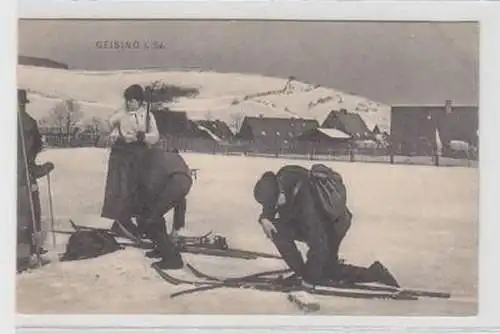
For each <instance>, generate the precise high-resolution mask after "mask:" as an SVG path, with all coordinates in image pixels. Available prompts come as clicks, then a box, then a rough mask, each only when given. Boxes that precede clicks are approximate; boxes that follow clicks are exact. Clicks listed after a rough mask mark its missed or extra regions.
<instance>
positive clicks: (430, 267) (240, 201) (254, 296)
mask: <svg viewBox="0 0 500 334" xmlns="http://www.w3.org/2000/svg"><path fill="white" fill-rule="evenodd" d="M107 153H108V152H107V151H106V150H102V149H95V148H82V149H58V150H48V151H45V152H43V153H42V154H41V155H40V157H39V160H40V161H41V162H42V161H46V160H50V161H53V162H54V163H55V165H56V169H55V171H54V172H53V175H52V179H51V181H52V192H53V196H54V197H53V201H54V212H55V214H56V216H57V217H58V219H57V224H58V228H59V229H66V230H69V229H70V227H69V224H68V223H67V218H69V217H72V218H74V219H75V220H76V221H78V222H79V223H81V224H86V225H91V224H92V225H96V226H102V227H108V226H109V225H110V222H109V221H106V220H103V219H101V218H99V213H100V208H101V203H102V199H103V192H104V183H105V176H106V163H107ZM184 157H185V159H186V160H187V161H188V163H189V164H190V166H191V167H192V168H199V169H200V172H199V175H198V176H199V178H198V180H196V182H195V184H194V186H193V189H192V192H191V193H190V195H189V198H188V213H187V215H188V217H187V230H186V231H184V234H189V235H191V234H200V233H205V232H208V231H210V230H212V231H213V232H214V233H220V234H223V235H225V236H226V237H227V238H228V241H229V243H230V245H232V246H233V247H237V248H243V249H248V250H258V251H265V252H275V251H274V248H273V246H272V244H271V243H270V241H268V240H267V239H266V238H265V237H264V234H263V233H262V231H261V229H260V227H259V225H258V224H257V222H256V217H257V216H258V214H259V207H258V206H257V204H256V203H255V201H254V200H253V197H252V189H253V185H254V182H255V181H256V180H257V178H258V177H259V175H260V173H262V172H264V171H265V170H267V169H272V170H276V169H278V168H279V167H280V166H282V165H284V164H286V163H289V162H291V163H294V164H302V165H304V166H308V165H310V163H311V162H309V161H300V160H293V161H286V160H282V159H273V158H244V157H239V156H213V155H202V154H184ZM325 163H326V164H327V165H329V166H331V167H333V168H335V169H336V170H338V171H339V172H341V173H342V175H343V176H344V178H345V180H346V183H347V186H348V202H349V206H350V208H351V210H352V212H353V213H354V221H353V225H352V228H351V230H350V231H349V233H348V235H347V236H346V239H345V241H344V243H343V245H342V247H341V253H342V254H341V256H342V257H344V258H345V259H347V261H348V262H351V263H355V264H360V265H369V264H370V263H371V262H372V261H374V260H380V261H382V262H383V263H384V264H385V265H386V266H387V267H388V268H389V269H390V270H391V271H392V272H393V273H394V274H395V275H396V277H397V278H398V280H399V281H400V283H401V284H402V285H403V286H406V287H412V288H426V289H431V290H444V291H449V292H451V293H452V298H451V299H449V300H433V299H421V300H419V301H387V300H355V299H348V298H340V297H318V298H317V299H318V301H319V302H320V303H321V310H320V311H319V313H320V314H328V315H403V316H407V315H429V316H432V315H441V316H443V315H474V314H476V312H477V258H478V251H477V246H478V202H479V201H478V194H479V191H478V181H479V180H478V179H479V172H478V169H476V168H461V167H454V168H436V167H432V166H404V165H388V164H369V163H348V162H325ZM46 189H47V184H46V180H45V179H44V180H42V182H41V194H42V206H43V207H44V209H45V215H46V214H47V209H46V208H47V195H46V194H47V192H46ZM168 219H169V220H170V217H169V218H168ZM66 238H67V236H65V235H62V234H58V235H57V247H56V249H55V250H52V251H53V252H57V253H60V252H62V251H63V249H64V243H65V241H66ZM47 247H48V248H49V249H50V248H51V238H50V237H49V238H48V239H47ZM185 260H186V261H188V262H190V263H193V264H195V265H196V266H197V267H199V268H200V269H202V270H203V271H205V272H207V273H210V274H214V275H220V276H223V275H224V276H232V275H238V274H242V273H251V272H256V271H260V270H262V269H269V268H281V267H283V263H282V262H281V261H280V260H267V259H259V260H235V259H224V258H216V257H209V256H203V255H191V254H187V255H186V256H185ZM150 263H151V260H149V259H147V258H146V257H144V255H143V251H141V250H138V249H133V248H127V249H125V250H123V251H118V252H115V253H112V254H108V255H106V256H102V257H99V258H96V259H92V260H85V261H77V262H66V263H60V262H57V261H54V262H52V263H50V264H48V265H46V266H44V267H42V268H39V269H37V270H34V271H32V272H26V273H22V274H19V275H18V276H17V308H18V312H19V313H36V314H47V313H64V314H68V313H101V314H102V313H131V314H150V313H165V314H166V313H170V314H172V313H175V314H300V311H299V310H298V309H297V308H296V307H295V306H294V305H292V304H291V303H290V302H288V301H287V300H286V295H284V294H281V293H277V292H259V291H251V290H236V289H218V290H214V291H207V292H201V293H198V294H190V295H186V296H181V297H178V298H176V299H170V297H169V294H170V293H172V292H173V291H175V290H177V289H183V288H187V287H186V286H183V287H174V286H171V285H169V284H168V283H166V282H164V281H163V280H162V279H161V278H160V277H158V276H157V275H156V273H155V272H154V271H153V270H152V269H151V268H150V267H149V266H150ZM172 274H173V275H179V276H181V275H184V276H185V275H188V273H187V271H184V270H179V271H177V273H172Z"/></svg>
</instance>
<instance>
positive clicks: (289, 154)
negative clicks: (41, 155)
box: [43, 133, 478, 167]
mask: <svg viewBox="0 0 500 334" xmlns="http://www.w3.org/2000/svg"><path fill="white" fill-rule="evenodd" d="M43 136H44V138H45V145H46V146H48V147H106V146H107V135H102V134H97V133H94V134H92V133H84V134H79V135H78V136H70V135H65V134H60V133H45V134H44V135H43ZM157 145H158V146H159V147H162V148H163V149H165V150H178V151H180V152H197V153H204V154H220V155H244V156H262V157H274V158H285V159H300V160H334V161H350V162H373V163H391V164H414V165H436V166H437V165H439V166H469V167H472V166H477V159H478V158H477V155H476V156H453V155H451V154H447V156H446V157H442V156H435V155H433V151H432V150H429V149H424V150H419V151H414V152H413V153H412V154H410V155H408V154H404V155H403V154H401V152H399V151H398V150H396V149H394V150H393V152H391V149H390V148H385V147H359V146H352V145H351V146H349V147H331V146H330V147H328V146H327V145H317V144H315V143H313V142H303V143H293V144H290V145H287V146H281V147H260V146H258V145H254V144H253V143H252V142H235V143H219V142H216V141H214V140H211V139H206V138H197V137H194V138H193V137H173V136H168V137H162V139H161V140H160V142H159V143H158V144H157Z"/></svg>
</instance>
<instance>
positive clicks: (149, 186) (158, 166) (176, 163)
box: [140, 147, 191, 197]
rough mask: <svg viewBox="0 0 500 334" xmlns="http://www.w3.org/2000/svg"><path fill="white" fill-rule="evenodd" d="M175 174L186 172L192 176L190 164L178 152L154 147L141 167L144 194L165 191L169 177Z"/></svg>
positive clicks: (185, 173) (148, 194) (151, 194)
mask: <svg viewBox="0 0 500 334" xmlns="http://www.w3.org/2000/svg"><path fill="white" fill-rule="evenodd" d="M174 174H184V175H186V176H188V177H189V178H191V173H190V169H189V166H188V165H187V163H186V161H185V160H184V159H183V158H182V156H181V155H180V154H178V153H174V152H169V151H166V150H164V149H162V148H158V147H153V148H151V149H150V150H148V152H147V153H146V155H145V157H144V159H143V165H142V168H141V176H140V182H141V185H142V187H143V189H142V190H143V191H144V192H145V193H144V194H145V195H146V196H148V197H151V196H153V197H154V196H155V195H156V194H159V193H160V192H161V191H163V186H164V184H165V183H166V181H167V179H168V178H169V177H170V176H172V175H174Z"/></svg>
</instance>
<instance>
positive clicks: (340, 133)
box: [317, 128, 351, 138]
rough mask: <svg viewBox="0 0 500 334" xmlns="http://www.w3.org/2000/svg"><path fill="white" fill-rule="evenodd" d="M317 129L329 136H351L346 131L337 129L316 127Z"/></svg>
mask: <svg viewBox="0 0 500 334" xmlns="http://www.w3.org/2000/svg"><path fill="white" fill-rule="evenodd" d="M317 130H318V131H320V132H322V133H324V134H325V135H327V136H328V137H330V138H351V136H349V135H348V134H347V133H345V132H343V131H340V130H338V129H324V128H317Z"/></svg>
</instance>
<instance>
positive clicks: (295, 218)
mask: <svg viewBox="0 0 500 334" xmlns="http://www.w3.org/2000/svg"><path fill="white" fill-rule="evenodd" d="M276 175H277V178H278V181H279V184H280V185H281V188H282V190H283V192H284V194H285V198H286V203H285V204H284V205H282V206H278V207H277V206H276V203H266V204H264V205H263V210H262V213H261V216H260V217H261V218H267V219H269V220H270V221H272V222H273V223H274V224H275V226H276V228H277V230H278V236H277V237H276V238H275V240H274V242H275V244H276V246H277V247H278V249H279V250H280V253H282V256H283V257H284V259H285V261H286V262H287V263H288V264H289V266H290V267H291V268H292V269H294V270H295V271H296V272H297V271H299V272H300V273H301V274H302V275H304V276H306V277H308V278H309V279H310V280H311V281H316V280H319V279H320V278H321V277H322V275H323V270H324V268H325V266H328V265H329V264H330V263H331V262H332V261H335V260H336V258H337V255H338V254H337V252H338V243H340V240H341V239H342V237H343V235H341V236H335V235H334V234H335V233H336V229H335V227H334V225H335V224H336V223H337V222H334V221H330V220H329V219H327V218H326V217H325V215H324V214H322V212H321V210H320V209H319V208H318V206H317V204H316V202H315V197H314V196H313V193H312V189H311V185H310V183H309V170H308V169H306V168H304V167H301V166H294V165H289V166H285V167H283V168H281V169H280V170H279V171H278V173H277V174H276ZM347 213H348V210H346V217H343V218H342V220H346V222H342V225H350V218H351V217H350V216H349V215H347ZM280 234H281V235H280ZM343 234H345V231H344V232H343ZM291 238H293V239H294V240H297V241H302V242H305V243H306V244H307V245H308V247H309V250H308V253H307V262H306V263H305V264H303V260H302V257H301V255H300V253H299V251H298V250H297V248H296V246H295V244H294V243H293V242H291V240H287V239H291ZM336 239H340V240H339V241H338V242H337V241H335V242H332V241H331V240H336ZM334 243H335V244H334ZM283 253H285V254H283Z"/></svg>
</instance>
